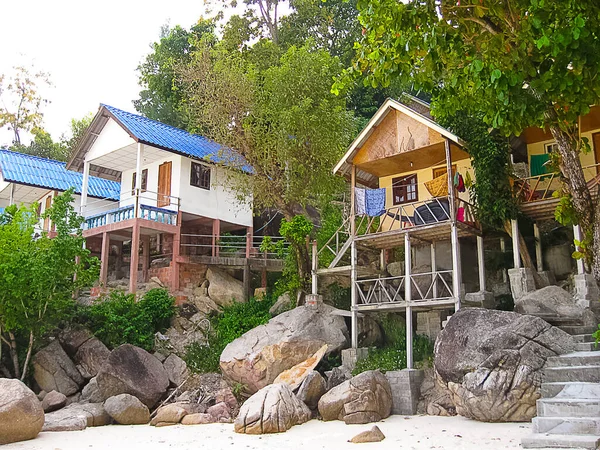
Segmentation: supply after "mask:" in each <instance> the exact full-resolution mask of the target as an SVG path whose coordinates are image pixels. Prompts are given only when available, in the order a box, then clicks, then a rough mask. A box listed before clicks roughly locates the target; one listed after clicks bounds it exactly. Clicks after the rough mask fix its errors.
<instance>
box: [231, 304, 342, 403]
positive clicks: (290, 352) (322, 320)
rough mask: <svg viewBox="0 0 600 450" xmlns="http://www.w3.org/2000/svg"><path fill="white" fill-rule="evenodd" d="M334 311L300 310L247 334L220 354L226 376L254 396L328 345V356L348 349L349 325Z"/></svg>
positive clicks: (275, 318) (286, 313) (323, 309)
mask: <svg viewBox="0 0 600 450" xmlns="http://www.w3.org/2000/svg"><path fill="white" fill-rule="evenodd" d="M334 310H335V308H333V307H331V306H328V305H319V306H318V307H312V306H300V307H297V308H294V309H292V310H291V311H287V312H285V313H283V314H280V315H278V316H277V317H274V318H273V319H271V320H270V321H269V322H268V323H267V324H265V325H261V326H259V327H256V328H254V329H252V330H250V331H248V332H247V333H245V334H244V335H242V336H241V337H239V338H238V339H236V340H234V341H233V342H231V343H230V344H229V345H227V347H225V350H224V351H223V353H222V354H221V360H220V366H221V370H222V372H223V375H224V376H225V377H226V378H227V379H229V380H230V381H231V382H237V383H241V384H242V385H245V386H244V388H245V391H246V393H248V394H253V393H255V392H257V391H258V390H260V389H262V388H263V387H265V386H267V385H269V384H271V383H272V382H273V381H274V380H275V378H277V376H278V375H279V374H280V373H281V372H283V371H284V370H287V369H290V368H292V367H293V366H295V365H296V364H299V363H301V362H303V361H305V360H307V359H308V358H310V357H311V356H312V355H313V354H314V353H315V352H316V351H317V350H319V349H320V348H321V347H322V346H323V345H325V344H327V351H326V353H325V354H326V355H327V354H329V353H331V352H337V351H340V350H341V349H343V348H345V347H347V345H348V329H347V328H346V323H345V321H344V318H343V317H341V316H336V315H333V314H331V312H332V311H334Z"/></svg>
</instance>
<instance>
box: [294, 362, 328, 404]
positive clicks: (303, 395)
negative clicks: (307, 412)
mask: <svg viewBox="0 0 600 450" xmlns="http://www.w3.org/2000/svg"><path fill="white" fill-rule="evenodd" d="M325 392H327V383H325V379H324V378H323V377H322V376H321V374H320V373H319V372H317V371H316V370H313V371H312V372H309V373H308V375H307V376H306V378H305V379H304V381H303V382H302V384H301V385H300V387H299V388H298V392H297V393H296V397H298V399H299V400H301V401H303V402H304V404H306V406H308V407H309V409H311V410H315V409H317V406H318V404H319V400H320V399H321V397H322V396H323V394H325Z"/></svg>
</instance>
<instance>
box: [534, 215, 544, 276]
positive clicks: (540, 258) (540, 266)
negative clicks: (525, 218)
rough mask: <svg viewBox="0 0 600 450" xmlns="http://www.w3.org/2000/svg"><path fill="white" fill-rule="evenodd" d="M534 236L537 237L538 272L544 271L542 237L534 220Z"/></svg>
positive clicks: (536, 257) (536, 256)
mask: <svg viewBox="0 0 600 450" xmlns="http://www.w3.org/2000/svg"><path fill="white" fill-rule="evenodd" d="M533 236H534V237H535V259H536V262H537V270H538V272H543V271H544V254H543V253H542V237H541V234H540V227H539V226H538V224H537V222H533Z"/></svg>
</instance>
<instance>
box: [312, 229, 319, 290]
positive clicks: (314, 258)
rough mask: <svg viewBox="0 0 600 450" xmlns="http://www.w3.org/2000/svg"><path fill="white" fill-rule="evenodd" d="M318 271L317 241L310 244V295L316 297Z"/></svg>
mask: <svg viewBox="0 0 600 450" xmlns="http://www.w3.org/2000/svg"><path fill="white" fill-rule="evenodd" d="M318 269H319V250H318V247H317V241H316V240H314V241H313V242H312V274H311V275H312V293H313V294H314V295H317V294H318V293H319V292H318V282H319V276H318V275H317V270H318Z"/></svg>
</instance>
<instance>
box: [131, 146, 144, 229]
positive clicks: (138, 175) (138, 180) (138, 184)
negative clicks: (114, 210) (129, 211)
mask: <svg viewBox="0 0 600 450" xmlns="http://www.w3.org/2000/svg"><path fill="white" fill-rule="evenodd" d="M143 145H144V144H142V143H141V142H138V145H137V155H136V160H135V209H134V211H133V214H134V216H133V217H136V218H137V217H139V206H140V192H141V188H142V157H143V151H144V148H143Z"/></svg>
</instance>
